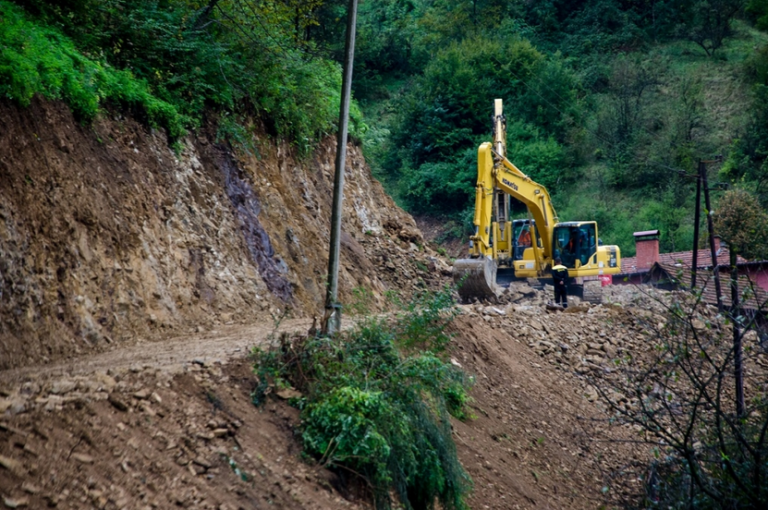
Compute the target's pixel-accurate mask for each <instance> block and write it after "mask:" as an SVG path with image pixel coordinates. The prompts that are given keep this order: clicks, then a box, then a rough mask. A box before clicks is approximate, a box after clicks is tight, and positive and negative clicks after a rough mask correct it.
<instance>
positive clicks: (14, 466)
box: [0, 455, 24, 476]
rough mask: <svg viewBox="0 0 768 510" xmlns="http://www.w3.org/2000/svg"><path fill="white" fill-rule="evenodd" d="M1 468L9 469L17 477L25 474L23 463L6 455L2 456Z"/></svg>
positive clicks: (0, 460)
mask: <svg viewBox="0 0 768 510" xmlns="http://www.w3.org/2000/svg"><path fill="white" fill-rule="evenodd" d="M0 467H2V468H5V469H7V470H8V471H10V472H11V473H13V474H15V475H17V476H20V475H22V474H23V473H24V467H23V465H22V463H21V462H19V461H18V460H16V459H12V458H10V457H6V456H4V455H0Z"/></svg>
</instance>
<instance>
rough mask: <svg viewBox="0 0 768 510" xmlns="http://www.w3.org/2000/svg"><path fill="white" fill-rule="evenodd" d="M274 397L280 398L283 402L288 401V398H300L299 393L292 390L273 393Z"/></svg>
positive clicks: (287, 389)
mask: <svg viewBox="0 0 768 510" xmlns="http://www.w3.org/2000/svg"><path fill="white" fill-rule="evenodd" d="M275 395H277V396H278V397H280V398H282V399H283V400H288V399H290V398H300V397H301V392H300V391H296V390H295V389H293V388H283V389H282V390H279V391H277V392H275Z"/></svg>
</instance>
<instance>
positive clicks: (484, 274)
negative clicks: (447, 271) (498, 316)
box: [453, 257, 498, 301]
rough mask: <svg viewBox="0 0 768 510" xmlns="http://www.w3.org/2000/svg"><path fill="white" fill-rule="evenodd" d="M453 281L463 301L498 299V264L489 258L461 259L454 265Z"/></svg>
mask: <svg viewBox="0 0 768 510" xmlns="http://www.w3.org/2000/svg"><path fill="white" fill-rule="evenodd" d="M453 281H454V282H455V283H456V286H457V287H458V290H459V296H460V297H461V299H462V300H463V301H470V300H472V299H473V298H477V299H490V298H493V297H496V296H497V292H496V290H497V288H498V287H497V285H496V263H495V262H494V261H493V260H491V259H489V258H487V257H481V258H477V259H459V260H457V261H455V262H454V263H453Z"/></svg>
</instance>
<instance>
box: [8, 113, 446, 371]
mask: <svg viewBox="0 0 768 510" xmlns="http://www.w3.org/2000/svg"><path fill="white" fill-rule="evenodd" d="M211 124H212V123H211ZM254 144H255V146H256V147H257V151H256V154H255V155H248V154H236V153H235V152H234V151H232V150H231V149H230V147H229V146H228V145H227V144H225V143H223V142H221V141H219V140H217V136H216V131H215V129H214V128H212V127H209V128H207V129H202V130H200V132H199V133H198V134H197V135H195V136H189V137H187V138H185V139H183V140H182V141H181V143H180V144H179V147H178V148H177V150H176V151H174V150H172V149H171V148H170V147H169V146H168V142H167V140H166V138H165V136H164V135H163V134H162V133H159V132H154V131H148V130H147V129H146V128H144V127H142V126H141V125H140V124H139V123H137V122H135V121H134V120H132V119H130V118H126V117H123V116H121V115H118V114H111V115H109V116H107V117H104V118H101V119H99V120H97V121H96V122H95V123H94V124H93V125H88V126H86V125H83V124H80V123H78V122H77V121H76V120H75V119H74V118H73V117H72V115H71V113H70V111H69V109H68V108H67V107H66V106H64V105H63V104H60V103H50V102H43V101H33V104H32V106H31V107H30V108H27V109H23V108H20V107H18V106H16V105H15V104H13V103H11V102H9V101H0V369H2V368H8V367H17V366H19V365H23V364H28V363H31V362H49V361H53V360H57V359H60V358H66V357H70V356H72V355H76V354H78V353H82V352H90V351H94V350H104V349H106V348H109V346H110V344H121V343H125V342H132V341H135V340H136V339H137V338H142V339H158V338H166V337H170V336H180V335H186V334H189V333H190V332H191V331H193V330H199V329H205V328H210V327H212V326H215V325H217V324H231V323H241V324H242V323H250V322H254V321H256V320H259V319H268V318H269V317H270V316H272V315H281V314H282V313H283V312H284V311H285V310H286V309H290V310H291V311H292V313H293V314H294V315H312V314H317V313H318V312H319V311H320V309H321V307H322V303H323V299H324V290H323V289H324V287H323V281H324V278H325V275H326V272H327V269H326V268H327V258H326V255H325V254H326V253H327V250H328V231H329V227H328V226H329V222H330V220H329V218H330V203H331V193H332V179H333V158H334V153H335V143H333V142H332V141H331V140H329V141H327V142H326V143H324V144H322V145H321V146H320V147H319V148H318V149H317V150H316V151H315V152H314V153H313V155H312V156H311V157H309V158H306V159H300V158H297V157H296V154H295V151H294V150H293V148H292V147H291V146H289V145H287V144H276V143H275V142H273V141H272V140H271V139H270V138H268V137H267V136H263V137H255V138H254ZM347 164H348V166H347V184H346V190H345V202H344V206H345V209H344V217H343V237H342V272H341V275H340V281H341V293H342V296H343V297H347V296H350V295H351V294H352V291H353V290H354V289H355V288H365V289H366V290H367V292H366V293H365V295H366V296H368V298H369V301H370V302H369V303H368V306H370V307H371V308H372V309H377V308H380V307H381V306H383V305H384V304H385V301H386V300H385V294H386V292H387V291H389V290H395V291H398V292H405V293H407V292H408V291H409V290H412V289H413V288H415V287H416V286H417V285H422V286H423V285H428V284H429V283H430V282H432V283H434V282H435V281H436V276H435V275H439V273H440V271H436V270H435V269H436V268H437V266H438V265H440V264H442V263H441V262H440V261H439V260H438V259H437V258H436V257H434V253H433V252H431V251H430V250H429V249H428V248H426V247H425V246H424V245H423V240H422V238H421V234H420V233H419V232H418V230H417V229H416V228H415V223H414V221H413V220H412V218H411V217H410V216H409V215H407V214H405V213H404V212H403V211H401V210H400V209H399V208H398V207H396V206H395V204H394V203H393V201H392V200H391V199H390V198H389V197H388V196H387V195H386V194H385V193H384V192H383V190H382V188H381V186H380V185H379V183H378V182H376V181H375V180H374V179H373V178H372V177H371V174H370V171H369V169H368V167H367V166H366V164H365V162H364V161H363V158H362V155H361V152H360V149H359V147H356V146H354V145H350V153H349V157H348V158H347ZM436 264H437V265H436ZM443 269H446V268H445V267H443Z"/></svg>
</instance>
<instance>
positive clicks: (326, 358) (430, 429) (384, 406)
mask: <svg viewBox="0 0 768 510" xmlns="http://www.w3.org/2000/svg"><path fill="white" fill-rule="evenodd" d="M452 306H453V301H452V299H451V297H450V293H449V292H448V291H444V292H440V293H436V294H425V295H423V296H421V297H419V298H418V299H417V300H416V301H414V302H413V303H411V304H410V305H408V306H407V307H406V309H405V310H404V311H403V313H402V314H401V315H400V316H399V317H398V318H397V319H396V320H394V322H393V323H387V322H386V321H385V320H383V319H368V320H366V321H364V322H363V323H362V324H361V325H360V326H358V327H357V328H356V329H355V330H354V331H352V332H350V333H346V334H343V335H339V336H338V337H335V338H326V337H318V338H293V339H289V338H283V340H282V341H281V342H280V344H279V345H278V346H275V347H273V348H272V349H270V350H268V351H257V352H256V366H255V369H256V372H257V374H258V375H259V381H260V386H259V388H258V389H257V391H256V392H255V393H254V401H255V402H257V403H258V402H262V401H263V399H264V398H265V395H266V390H267V388H269V387H270V386H278V387H280V386H285V385H289V384H290V385H293V386H295V387H296V388H298V389H300V390H301V391H302V393H303V395H304V396H303V397H302V399H300V401H299V402H297V404H298V406H299V407H300V408H301V410H302V413H301V418H302V428H303V430H302V440H303V442H304V448H305V452H306V453H307V454H308V455H310V456H311V457H313V458H314V459H316V460H317V462H319V463H320V464H321V465H324V466H328V467H331V468H338V469H344V470H346V471H348V472H352V473H356V474H359V475H360V476H361V477H362V478H363V479H364V480H365V482H367V484H368V486H369V487H370V490H371V493H372V496H373V498H374V501H375V503H376V506H377V508H389V507H390V506H391V504H392V501H391V498H390V493H391V490H392V489H394V491H395V493H396V494H397V497H398V499H399V500H400V503H402V504H403V505H404V506H405V507H406V508H434V507H435V503H436V501H439V502H440V505H441V507H442V508H446V509H451V508H457V509H462V508H466V504H465V503H464V497H465V495H466V493H467V491H468V490H469V489H470V487H471V480H470V478H469V476H468V475H467V474H466V472H465V471H464V470H463V468H462V467H461V465H460V464H459V461H458V458H457V456H456V447H455V445H454V443H453V439H452V436H451V424H450V421H449V414H453V415H455V416H457V417H460V418H464V417H466V412H465V409H464V408H465V404H466V403H467V401H468V399H469V397H468V395H467V390H468V388H469V386H470V384H471V379H470V378H468V377H466V376H465V375H464V374H463V373H462V372H461V371H460V370H458V369H457V368H456V367H454V366H453V365H451V364H450V363H447V362H446V361H444V360H443V359H442V358H441V355H442V354H441V353H443V352H444V349H445V347H446V344H447V342H448V339H449V336H448V334H447V333H446V331H445V328H446V327H447V326H448V324H449V323H450V321H451V319H452V317H453V314H454V313H455V312H453V310H452Z"/></svg>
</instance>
